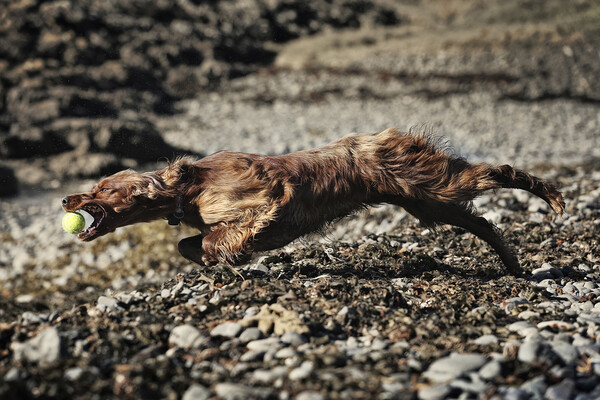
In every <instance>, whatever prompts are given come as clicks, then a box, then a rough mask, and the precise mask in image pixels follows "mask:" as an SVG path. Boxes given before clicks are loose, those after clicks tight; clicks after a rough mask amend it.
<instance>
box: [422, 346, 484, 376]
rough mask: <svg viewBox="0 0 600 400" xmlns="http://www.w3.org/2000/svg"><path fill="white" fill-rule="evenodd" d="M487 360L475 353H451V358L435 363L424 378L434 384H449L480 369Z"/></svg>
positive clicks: (424, 374) (441, 359)
mask: <svg viewBox="0 0 600 400" xmlns="http://www.w3.org/2000/svg"><path fill="white" fill-rule="evenodd" d="M485 363H486V358H485V357H484V356H482V355H481V354H475V353H451V354H450V356H448V357H444V358H440V359H439V360H436V361H434V362H433V363H432V364H431V365H430V366H429V368H428V369H427V371H425V373H423V377H424V378H427V379H429V381H431V382H433V383H446V382H449V381H451V380H453V379H455V378H457V377H459V376H460V375H462V374H463V373H465V372H469V371H473V370H476V369H479V368H480V367H481V366H483V365H484V364H485Z"/></svg>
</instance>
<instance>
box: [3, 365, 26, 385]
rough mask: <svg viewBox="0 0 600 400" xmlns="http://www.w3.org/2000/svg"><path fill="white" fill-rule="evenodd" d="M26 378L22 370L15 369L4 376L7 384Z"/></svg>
mask: <svg viewBox="0 0 600 400" xmlns="http://www.w3.org/2000/svg"><path fill="white" fill-rule="evenodd" d="M24 377H25V374H24V373H23V371H21V370H20V369H18V368H16V367H13V368H11V369H9V370H8V372H7V373H6V374H5V375H4V381H5V382H17V381H20V380H21V379H23V378H24Z"/></svg>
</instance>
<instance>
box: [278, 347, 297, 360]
mask: <svg viewBox="0 0 600 400" xmlns="http://www.w3.org/2000/svg"><path fill="white" fill-rule="evenodd" d="M295 355H296V350H294V349H293V348H291V347H284V348H283V349H281V350H279V351H277V353H275V358H290V357H294V356H295Z"/></svg>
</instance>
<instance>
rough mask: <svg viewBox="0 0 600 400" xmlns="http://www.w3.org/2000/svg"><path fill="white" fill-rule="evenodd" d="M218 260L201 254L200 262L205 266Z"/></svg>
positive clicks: (211, 264)
mask: <svg viewBox="0 0 600 400" xmlns="http://www.w3.org/2000/svg"><path fill="white" fill-rule="evenodd" d="M218 262H219V260H217V259H215V258H213V257H211V256H209V255H207V254H204V255H203V256H202V263H203V264H204V265H205V266H207V267H210V266H213V265H215V264H217V263H218Z"/></svg>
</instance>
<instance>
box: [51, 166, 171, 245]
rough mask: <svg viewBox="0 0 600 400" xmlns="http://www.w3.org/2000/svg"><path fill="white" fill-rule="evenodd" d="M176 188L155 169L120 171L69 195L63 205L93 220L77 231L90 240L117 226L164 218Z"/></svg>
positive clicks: (68, 209) (79, 236)
mask: <svg viewBox="0 0 600 400" xmlns="http://www.w3.org/2000/svg"><path fill="white" fill-rule="evenodd" d="M176 195H177V192H176V190H175V188H174V187H172V186H169V185H168V183H166V182H165V179H164V176H163V175H161V174H158V173H156V172H148V173H143V174H139V173H137V172H135V171H132V170H125V171H121V172H118V173H116V174H114V175H112V176H109V177H107V178H105V179H103V180H101V181H100V182H99V183H98V184H97V185H95V186H94V187H93V188H92V190H91V191H89V192H87V193H78V194H72V195H68V196H66V197H65V198H64V199H62V207H63V209H64V210H65V211H67V212H74V211H79V210H83V211H86V212H87V213H89V214H90V215H91V216H92V217H93V218H94V222H92V224H91V225H90V226H89V227H88V228H87V229H85V230H84V231H82V232H81V233H79V234H78V235H77V237H78V238H79V239H80V240H83V241H86V242H87V241H90V240H94V239H96V238H97V237H100V236H102V235H105V234H107V233H110V232H113V231H114V230H115V229H116V228H118V227H121V226H126V225H131V224H135V223H137V222H148V221H152V220H155V219H159V218H163V217H165V216H167V215H168V214H169V213H171V212H173V211H172V209H171V208H172V207H173V206H172V204H173V203H174V201H175V200H174V199H175V196H176Z"/></svg>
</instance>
